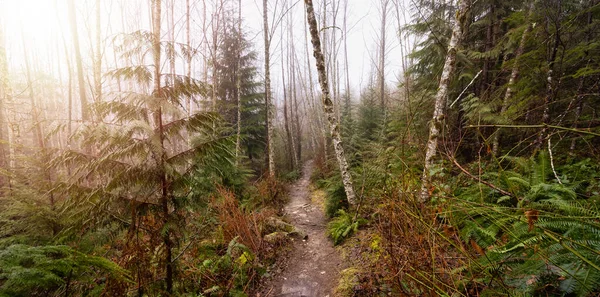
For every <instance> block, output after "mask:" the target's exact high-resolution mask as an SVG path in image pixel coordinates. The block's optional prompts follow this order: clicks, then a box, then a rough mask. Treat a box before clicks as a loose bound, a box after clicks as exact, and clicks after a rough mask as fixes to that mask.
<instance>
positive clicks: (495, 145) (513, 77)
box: [492, 1, 534, 156]
mask: <svg viewBox="0 0 600 297" xmlns="http://www.w3.org/2000/svg"><path fill="white" fill-rule="evenodd" d="M533 3H534V2H533V1H531V4H530V5H529V7H528V8H527V17H526V19H525V23H526V24H525V30H524V31H523V34H522V35H521V41H520V42H519V47H518V48H517V50H516V52H515V57H514V62H513V66H512V70H511V72H510V77H509V79H508V85H507V86H506V91H505V92H504V97H503V99H502V105H501V107H500V114H501V115H503V114H504V113H505V112H506V111H507V110H508V106H509V104H510V100H511V99H512V96H513V94H514V92H515V90H514V88H515V84H516V83H517V77H518V76H519V60H520V59H521V55H523V52H524V51H525V42H526V41H527V36H528V35H529V31H530V30H531V27H532V25H533V24H531V22H530V20H529V16H530V14H531V13H532V11H533ZM501 135H502V130H501V129H499V130H497V131H496V133H495V134H494V138H493V139H492V154H493V155H494V156H497V155H498V149H499V146H500V139H501Z"/></svg>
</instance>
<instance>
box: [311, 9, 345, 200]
mask: <svg viewBox="0 0 600 297" xmlns="http://www.w3.org/2000/svg"><path fill="white" fill-rule="evenodd" d="M304 4H305V6H306V20H307V22H308V26H309V28H310V36H311V43H312V45H313V52H314V57H315V60H316V65H317V72H318V74H319V84H320V85H321V93H322V94H321V99H322V101H323V109H324V111H325V115H326V116H327V121H328V122H329V130H330V132H331V138H332V140H333V148H334V150H335V156H336V158H337V161H338V165H339V167H340V173H341V175H342V182H343V183H344V190H345V192H346V198H347V199H348V203H349V204H350V205H352V206H354V205H356V195H355V194H354V185H353V183H352V176H351V175H350V171H349V168H348V162H347V161H346V155H345V154H344V148H343V146H342V138H341V136H340V127H339V124H338V120H337V118H336V117H335V111H334V109H333V102H332V101H331V96H330V94H329V85H328V82H327V72H326V71H325V59H324V57H323V52H321V40H320V38H319V30H318V28H317V20H316V18H315V10H314V7H313V2H312V0H304Z"/></svg>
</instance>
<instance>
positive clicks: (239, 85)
mask: <svg viewBox="0 0 600 297" xmlns="http://www.w3.org/2000/svg"><path fill="white" fill-rule="evenodd" d="M237 25H238V28H237V29H238V32H237V33H238V40H239V41H240V45H239V46H238V49H237V75H236V89H237V96H236V97H237V98H236V101H237V125H236V126H237V127H236V128H237V129H236V130H237V131H236V137H235V157H236V162H237V160H238V158H239V155H240V145H241V141H242V46H241V41H242V0H239V1H238V17H237Z"/></svg>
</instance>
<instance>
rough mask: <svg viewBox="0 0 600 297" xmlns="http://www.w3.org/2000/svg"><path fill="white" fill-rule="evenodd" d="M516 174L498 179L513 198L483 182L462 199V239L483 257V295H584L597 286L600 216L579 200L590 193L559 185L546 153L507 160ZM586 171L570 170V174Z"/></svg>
mask: <svg viewBox="0 0 600 297" xmlns="http://www.w3.org/2000/svg"><path fill="white" fill-rule="evenodd" d="M510 161H511V163H512V164H514V169H513V170H506V171H503V172H501V173H500V174H498V175H496V180H495V181H494V182H495V183H496V184H497V185H502V186H503V187H504V188H505V189H509V190H510V192H511V193H513V194H514V195H515V197H516V199H515V198H511V197H506V196H500V195H498V193H497V192H495V191H493V190H487V189H486V190H484V189H482V188H481V186H482V185H480V184H473V185H472V186H471V187H470V189H468V190H466V191H464V192H462V193H460V194H459V197H460V199H459V200H457V201H456V202H455V203H454V207H453V208H454V210H455V211H454V214H455V215H454V219H455V223H456V224H457V225H458V226H459V229H460V230H459V234H460V237H461V238H462V240H463V241H465V242H467V243H470V244H471V246H473V247H474V248H475V250H476V251H478V252H479V253H484V255H482V256H481V257H479V258H478V259H477V260H476V262H475V265H471V266H470V269H471V270H470V273H471V274H472V275H473V276H472V277H474V278H476V279H477V282H481V283H487V284H488V285H487V288H486V290H488V291H490V292H502V293H503V294H516V293H519V292H520V293H525V294H531V295H547V294H550V295H567V294H569V295H573V296H587V295H588V294H590V293H592V292H597V290H598V289H599V288H600V254H598V252H597V251H598V250H600V225H599V224H598V222H597V218H598V217H600V212H599V209H598V206H597V203H595V202H594V201H590V200H587V199H585V198H584V199H580V198H579V199H578V196H582V195H583V194H584V193H585V191H586V189H585V188H587V187H583V186H582V183H581V182H575V181H570V180H568V179H567V178H566V176H565V175H562V176H563V177H565V178H564V179H563V180H562V184H561V183H558V181H556V180H555V177H554V175H553V173H552V171H551V170H552V169H551V167H550V164H549V158H548V155H547V154H546V153H540V154H539V155H538V156H537V158H530V159H523V158H510ZM574 167H575V168H584V169H585V168H586V167H585V166H581V165H579V166H569V167H568V168H569V169H568V170H569V171H573V168H574Z"/></svg>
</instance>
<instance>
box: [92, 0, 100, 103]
mask: <svg viewBox="0 0 600 297" xmlns="http://www.w3.org/2000/svg"><path fill="white" fill-rule="evenodd" d="M100 2H101V1H100V0H96V52H95V54H96V57H95V61H94V90H95V92H94V93H95V95H96V98H95V101H96V102H100V101H102V51H101V49H102V27H101V11H100Z"/></svg>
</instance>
